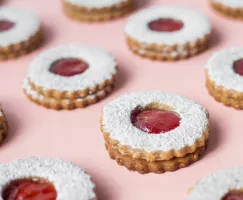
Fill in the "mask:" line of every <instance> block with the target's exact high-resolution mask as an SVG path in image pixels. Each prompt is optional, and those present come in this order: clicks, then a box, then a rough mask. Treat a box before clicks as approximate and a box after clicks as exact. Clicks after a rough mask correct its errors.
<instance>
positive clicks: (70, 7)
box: [62, 0, 135, 21]
mask: <svg viewBox="0 0 243 200" xmlns="http://www.w3.org/2000/svg"><path fill="white" fill-rule="evenodd" d="M62 1H63V10H64V13H65V14H66V15H67V16H68V17H70V18H72V19H74V20H79V21H105V20H110V19H114V18H118V17H121V16H123V15H126V14H127V13H129V12H131V11H132V10H133V8H134V2H135V1H134V0H98V1H97V0H62Z"/></svg>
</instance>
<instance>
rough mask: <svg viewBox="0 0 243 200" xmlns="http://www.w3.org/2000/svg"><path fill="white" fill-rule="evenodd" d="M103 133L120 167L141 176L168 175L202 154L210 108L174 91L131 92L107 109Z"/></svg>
mask: <svg viewBox="0 0 243 200" xmlns="http://www.w3.org/2000/svg"><path fill="white" fill-rule="evenodd" d="M101 131H102V132H103V135H104V139H105V145H106V149H107V151H108V152H109V155H110V157H111V158H112V159H114V160H116V161H117V163H118V164H119V165H123V166H125V167H126V168H127V169H129V170H133V171H137V172H139V173H142V174H143V173H149V172H153V173H164V172H168V171H175V170H177V169H179V168H183V167H186V166H188V165H189V164H191V163H193V162H195V161H197V160H198V159H199V158H200V156H202V154H203V153H204V151H205V148H206V145H207V141H208V137H209V122H208V112H207V111H206V110H205V109H204V108H203V107H202V106H200V105H198V104H196V103H195V102H193V101H191V100H189V99H187V98H185V97H182V96H178V95H174V94H168V93H162V92H137V93H131V94H127V95H123V96H121V97H119V98H117V99H115V100H113V101H112V102H110V103H109V104H108V105H106V106H105V107H104V109H103V113H102V117H101Z"/></svg>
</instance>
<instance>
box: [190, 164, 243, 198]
mask: <svg viewBox="0 0 243 200" xmlns="http://www.w3.org/2000/svg"><path fill="white" fill-rule="evenodd" d="M206 199H207V200H242V199H243V167H235V168H231V169H224V170H221V171H218V172H216V173H213V174H211V175H209V176H207V177H205V178H203V179H202V180H200V181H199V182H198V183H197V184H196V186H194V187H193V188H192V189H191V191H190V193H189V195H188V197H187V198H186V200H206Z"/></svg>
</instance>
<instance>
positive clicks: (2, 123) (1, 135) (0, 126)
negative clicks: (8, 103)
mask: <svg viewBox="0 0 243 200" xmlns="http://www.w3.org/2000/svg"><path fill="white" fill-rule="evenodd" d="M7 135H8V122H7V119H6V117H5V114H4V112H3V109H2V108H1V106H0V143H2V142H3V140H4V139H5V138H6V137H7Z"/></svg>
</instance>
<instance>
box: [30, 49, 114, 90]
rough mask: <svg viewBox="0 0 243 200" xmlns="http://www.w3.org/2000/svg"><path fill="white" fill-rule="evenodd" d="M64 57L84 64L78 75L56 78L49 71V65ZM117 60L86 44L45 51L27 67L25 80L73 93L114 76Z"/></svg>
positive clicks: (56, 76) (47, 87)
mask: <svg viewBox="0 0 243 200" xmlns="http://www.w3.org/2000/svg"><path fill="white" fill-rule="evenodd" d="M64 58H79V59H81V60H83V61H85V62H86V63H88V65H89V67H88V69H87V70H86V71H85V72H83V73H82V74H78V75H75V76H71V77H65V76H60V75H57V74H54V73H52V72H50V71H49V69H50V67H51V65H52V64H53V63H54V62H55V61H57V60H59V59H64ZM116 66H117V61H116V59H115V58H114V57H113V56H112V55H111V54H110V53H108V52H106V51H104V50H101V49H97V48H94V47H90V46H86V45H67V46H59V47H56V48H53V49H49V50H47V51H45V52H43V53H42V54H40V55H39V56H37V57H36V58H35V59H34V60H33V61H32V63H31V64H30V67H29V70H28V74H27V77H28V78H29V80H30V81H31V82H33V83H34V84H35V85H37V86H39V87H42V88H44V89H55V90H58V91H77V90H84V89H87V88H89V87H94V86H96V85H97V84H102V83H103V82H104V81H105V80H107V79H111V78H112V76H113V75H114V74H115V73H116Z"/></svg>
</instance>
